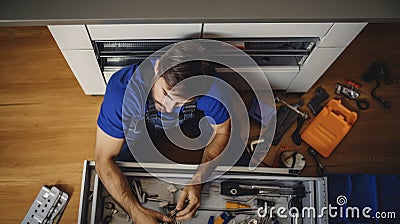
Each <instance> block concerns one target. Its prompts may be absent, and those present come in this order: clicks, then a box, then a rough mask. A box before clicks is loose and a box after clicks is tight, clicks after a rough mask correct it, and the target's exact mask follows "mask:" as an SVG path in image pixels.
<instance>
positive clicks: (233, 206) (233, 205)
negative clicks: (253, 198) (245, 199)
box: [225, 201, 250, 209]
mask: <svg viewBox="0 0 400 224" xmlns="http://www.w3.org/2000/svg"><path fill="white" fill-rule="evenodd" d="M225 208H227V209H237V208H250V205H247V204H243V203H239V202H235V201H226V202H225Z"/></svg>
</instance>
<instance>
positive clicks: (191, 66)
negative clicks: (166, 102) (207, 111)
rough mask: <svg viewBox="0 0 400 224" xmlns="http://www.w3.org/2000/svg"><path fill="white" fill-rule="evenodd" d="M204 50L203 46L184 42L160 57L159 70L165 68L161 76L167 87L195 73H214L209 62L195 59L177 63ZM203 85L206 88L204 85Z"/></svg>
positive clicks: (201, 53)
mask: <svg viewBox="0 0 400 224" xmlns="http://www.w3.org/2000/svg"><path fill="white" fill-rule="evenodd" d="M205 51H206V49H205V48H204V47H203V46H201V45H200V44H198V43H193V42H192V43H187V42H186V43H184V44H178V45H175V46H173V47H171V48H170V49H169V50H168V51H167V52H166V53H165V54H164V55H163V56H162V57H161V58H160V64H159V70H160V71H164V70H165V69H167V70H166V71H165V72H164V73H163V74H161V77H163V78H164V79H165V82H166V83H167V84H168V85H169V87H170V88H172V87H174V86H175V85H176V84H177V83H179V82H181V81H183V80H184V79H186V78H190V77H193V76H197V75H210V76H212V75H214V73H215V66H214V65H213V64H212V63H210V62H207V61H201V60H195V61H187V62H183V63H179V62H181V61H183V59H185V58H191V57H193V56H194V55H204V54H205ZM177 63H179V64H177ZM174 64H177V65H174ZM172 65H174V66H172ZM171 66H172V67H171ZM204 87H205V88H206V86H204Z"/></svg>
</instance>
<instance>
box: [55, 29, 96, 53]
mask: <svg viewBox="0 0 400 224" xmlns="http://www.w3.org/2000/svg"><path fill="white" fill-rule="evenodd" d="M48 29H49V30H50V32H51V34H52V35H53V37H54V40H55V41H56V43H57V45H58V47H59V48H60V50H90V49H93V47H92V43H91V42H90V38H89V35H88V34H87V30H86V27H85V25H51V26H48Z"/></svg>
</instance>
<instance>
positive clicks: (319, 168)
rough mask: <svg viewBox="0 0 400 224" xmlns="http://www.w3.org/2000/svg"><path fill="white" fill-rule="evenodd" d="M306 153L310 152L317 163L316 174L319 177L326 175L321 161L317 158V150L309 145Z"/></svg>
mask: <svg viewBox="0 0 400 224" xmlns="http://www.w3.org/2000/svg"><path fill="white" fill-rule="evenodd" d="M308 154H310V155H311V156H312V157H313V158H314V160H315V163H316V164H317V174H318V176H321V177H324V176H326V174H327V170H326V168H325V167H324V166H323V165H322V163H321V161H320V160H319V158H318V154H317V152H316V151H315V150H314V149H313V148H311V147H309V148H308Z"/></svg>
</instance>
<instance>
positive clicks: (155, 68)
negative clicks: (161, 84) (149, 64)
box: [154, 59, 160, 75]
mask: <svg viewBox="0 0 400 224" xmlns="http://www.w3.org/2000/svg"><path fill="white" fill-rule="evenodd" d="M159 65H160V59H157V60H156V63H155V64H154V73H155V74H156V75H158V71H159V69H158V66H159Z"/></svg>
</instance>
